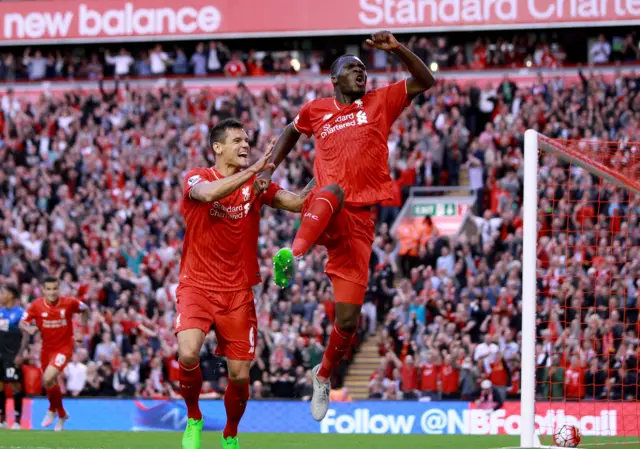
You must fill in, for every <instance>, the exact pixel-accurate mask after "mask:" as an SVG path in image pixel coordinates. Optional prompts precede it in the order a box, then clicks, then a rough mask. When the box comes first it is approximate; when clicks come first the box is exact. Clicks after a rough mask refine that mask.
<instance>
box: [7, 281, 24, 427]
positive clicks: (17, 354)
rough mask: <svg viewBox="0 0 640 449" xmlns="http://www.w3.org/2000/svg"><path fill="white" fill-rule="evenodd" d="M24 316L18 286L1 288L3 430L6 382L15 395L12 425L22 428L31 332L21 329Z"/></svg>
mask: <svg viewBox="0 0 640 449" xmlns="http://www.w3.org/2000/svg"><path fill="white" fill-rule="evenodd" d="M23 315H24V309H23V308H22V307H21V306H20V293H19V292H18V289H17V288H16V287H14V286H13V285H5V286H4V287H3V288H2V289H1V290H0V429H6V428H8V425H7V408H6V403H7V397H6V395H5V386H6V385H9V386H10V387H11V389H12V396H13V410H14V421H15V422H14V424H13V425H12V426H11V428H12V429H14V430H18V429H20V417H21V416H22V402H23V399H24V392H23V388H22V362H23V357H24V351H25V350H26V349H27V345H28V344H29V334H28V333H27V332H26V331H25V330H24V329H21V328H20V320H21V319H22V316H23Z"/></svg>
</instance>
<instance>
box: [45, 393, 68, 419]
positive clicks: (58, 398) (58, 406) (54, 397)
mask: <svg viewBox="0 0 640 449" xmlns="http://www.w3.org/2000/svg"><path fill="white" fill-rule="evenodd" d="M47 397H48V398H49V411H51V412H54V413H55V412H58V416H59V417H60V418H64V417H65V416H67V412H66V411H65V409H64V407H63V406H62V391H60V386H59V385H56V386H55V387H51V388H47Z"/></svg>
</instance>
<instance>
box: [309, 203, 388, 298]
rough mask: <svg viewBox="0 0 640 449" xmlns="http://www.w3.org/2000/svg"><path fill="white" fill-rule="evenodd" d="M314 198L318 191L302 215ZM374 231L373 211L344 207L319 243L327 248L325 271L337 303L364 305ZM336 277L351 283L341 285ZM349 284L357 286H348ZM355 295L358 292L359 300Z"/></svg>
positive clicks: (330, 222) (328, 226) (333, 218)
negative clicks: (346, 291)
mask: <svg viewBox="0 0 640 449" xmlns="http://www.w3.org/2000/svg"><path fill="white" fill-rule="evenodd" d="M314 197H315V192H314V194H311V195H309V196H308V197H307V198H306V199H305V202H304V205H303V206H302V216H304V214H305V213H306V211H307V210H308V208H309V206H310V205H311V202H312V201H313V198H314ZM374 231H375V223H374V221H373V218H372V216H371V209H370V208H368V207H353V206H349V205H344V206H343V207H342V209H341V210H340V212H338V213H337V214H335V215H334V216H333V217H332V218H331V221H329V224H328V225H327V228H326V229H325V232H324V233H323V234H322V235H321V236H320V238H319V239H318V240H317V242H316V243H317V244H318V245H322V246H324V247H326V248H327V252H328V254H329V258H328V260H327V266H326V267H325V271H326V273H327V274H328V275H329V278H330V279H331V281H332V282H333V284H334V291H335V292H336V302H348V303H351V304H362V303H363V302H364V292H365V290H366V288H367V283H368V281H369V261H370V260H371V245H372V244H373V236H374ZM336 278H340V279H341V280H343V281H347V282H337V281H336ZM349 283H353V284H356V285H354V286H351V287H348V284H349ZM337 284H339V285H340V287H341V289H340V290H341V291H342V290H344V289H345V288H348V290H349V294H339V293H340V292H338V291H337V290H338V288H336V287H338V285H337ZM358 287H361V288H358ZM353 293H356V294H355V297H354V295H353Z"/></svg>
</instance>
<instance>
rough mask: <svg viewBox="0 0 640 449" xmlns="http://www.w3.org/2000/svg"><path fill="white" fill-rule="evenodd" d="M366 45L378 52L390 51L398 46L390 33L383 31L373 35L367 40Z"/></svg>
mask: <svg viewBox="0 0 640 449" xmlns="http://www.w3.org/2000/svg"><path fill="white" fill-rule="evenodd" d="M366 42H367V44H368V45H370V46H371V47H375V48H377V49H378V50H384V51H391V50H394V49H396V48H398V46H399V45H400V44H399V43H398V41H397V39H396V38H395V36H394V35H393V34H391V31H387V30H383V31H378V32H377V33H373V34H372V35H371V39H367V41H366Z"/></svg>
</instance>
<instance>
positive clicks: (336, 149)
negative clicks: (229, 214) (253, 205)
mask: <svg viewBox="0 0 640 449" xmlns="http://www.w3.org/2000/svg"><path fill="white" fill-rule="evenodd" d="M366 42H367V44H368V45H369V46H371V47H374V48H377V49H379V50H385V51H388V52H391V53H393V54H395V55H396V56H397V57H398V58H399V59H400V60H401V61H402V62H403V63H404V65H405V66H406V67H407V70H408V71H409V73H410V74H411V77H410V78H407V79H405V80H402V81H400V82H397V83H394V84H391V85H389V86H387V87H383V88H380V89H375V90H371V91H369V92H367V90H366V86H367V70H366V68H365V65H364V64H363V63H362V61H361V60H360V59H358V58H357V57H355V56H352V55H343V56H340V57H339V58H338V59H337V60H336V61H335V62H334V63H333V64H332V66H331V83H332V84H333V87H334V91H335V97H331V98H321V99H317V100H313V101H310V102H308V103H306V104H305V105H304V106H303V107H302V108H301V109H300V112H299V114H298V116H297V117H296V118H295V120H294V121H293V123H291V124H289V125H288V126H287V127H286V129H285V131H284V132H283V133H282V135H280V137H279V138H278V141H277V143H276V146H275V148H274V152H273V153H274V154H273V163H274V165H275V166H278V164H280V163H281V162H282V160H283V159H284V158H285V157H286V155H287V154H288V153H289V152H290V151H291V150H292V148H293V147H294V146H295V145H296V143H297V141H298V139H299V138H300V135H301V134H305V135H306V136H309V137H310V136H312V135H313V136H315V138H316V156H315V161H314V176H315V179H316V182H317V186H316V188H315V189H314V190H313V192H312V193H311V194H310V195H309V196H308V198H307V200H306V201H305V204H304V206H303V209H302V222H301V225H300V228H299V229H298V233H297V234H296V237H295V239H294V241H293V246H292V248H291V249H288V248H283V249H281V250H280V251H278V253H277V254H276V256H275V257H274V280H275V282H276V283H277V284H278V285H279V286H281V287H286V286H288V285H290V283H291V281H292V279H293V277H294V272H295V264H296V260H297V259H299V258H300V257H302V256H303V255H304V254H305V253H306V252H307V251H308V250H309V248H310V247H311V246H312V245H313V244H314V243H317V244H320V245H323V246H325V247H326V248H327V252H328V256H329V257H328V260H327V265H326V268H325V271H326V272H327V274H328V275H329V278H330V279H331V282H332V284H333V291H334V295H335V301H336V321H335V325H334V327H333V331H332V333H331V336H330V339H329V344H328V345H327V350H326V351H325V354H324V357H323V359H322V363H321V364H320V365H318V366H316V367H315V368H314V369H313V396H312V400H311V413H312V415H313V417H314V418H315V419H316V420H318V421H320V420H322V419H323V418H324V416H325V415H326V413H327V410H328V408H329V393H330V384H329V381H330V377H331V375H332V373H333V371H334V368H335V367H336V365H337V364H338V363H339V362H340V360H341V359H342V357H343V356H344V353H345V352H346V350H347V349H348V347H349V344H350V342H351V338H352V336H353V334H354V332H355V331H356V327H357V324H358V319H359V317H360V309H361V307H362V303H363V301H364V294H365V290H366V286H367V281H368V274H369V273H368V267H369V258H370V256H371V245H372V243H373V236H374V222H373V219H372V217H371V212H372V211H371V208H372V206H374V205H377V204H379V203H381V202H382V201H384V200H387V199H390V198H391V197H392V181H391V176H390V174H389V167H388V162H387V161H388V155H389V150H388V147H387V139H388V135H389V131H390V130H391V126H392V125H393V123H394V121H395V120H396V119H397V118H398V116H399V115H400V114H401V113H402V111H403V110H404V109H405V108H406V107H407V106H409V104H410V103H411V101H412V99H413V98H415V97H416V96H417V95H418V94H420V93H422V92H424V91H426V90H427V89H429V88H430V87H431V86H433V85H434V84H435V79H434V77H433V75H432V74H431V71H430V70H429V69H428V68H427V66H426V65H425V63H424V62H423V61H422V60H421V59H420V58H419V57H418V56H416V55H415V54H414V53H413V52H411V51H410V50H409V49H408V48H407V47H405V46H404V45H401V44H400V43H398V41H397V40H396V38H395V37H394V36H393V34H391V33H390V32H389V31H380V32H378V33H375V34H373V35H372V36H371V39H367V41H366ZM272 173H273V169H267V170H265V171H264V172H263V173H262V175H261V176H260V178H259V180H258V186H259V188H260V189H265V188H267V186H268V185H269V182H270V180H271V178H270V177H271V174H272Z"/></svg>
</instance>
